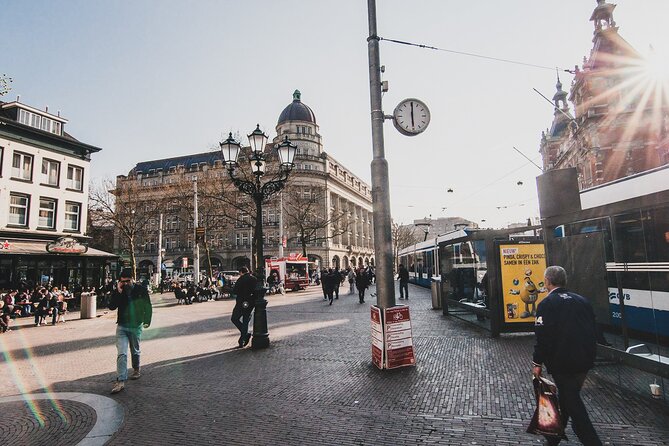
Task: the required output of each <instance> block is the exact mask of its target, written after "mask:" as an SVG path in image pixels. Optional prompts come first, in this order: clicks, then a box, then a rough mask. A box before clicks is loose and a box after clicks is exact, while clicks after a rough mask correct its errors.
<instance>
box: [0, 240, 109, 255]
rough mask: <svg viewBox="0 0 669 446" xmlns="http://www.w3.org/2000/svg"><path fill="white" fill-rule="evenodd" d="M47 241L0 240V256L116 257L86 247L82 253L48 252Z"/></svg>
mask: <svg viewBox="0 0 669 446" xmlns="http://www.w3.org/2000/svg"><path fill="white" fill-rule="evenodd" d="M47 243H48V242H47V241H40V240H2V241H0V256H3V255H44V256H54V257H63V256H68V257H110V258H112V257H118V256H117V255H115V254H111V253H109V252H105V251H100V250H99V249H95V248H88V250H87V251H86V252H84V253H78V252H58V253H56V252H48V251H47V249H46V246H47Z"/></svg>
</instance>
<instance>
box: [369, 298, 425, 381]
mask: <svg viewBox="0 0 669 446" xmlns="http://www.w3.org/2000/svg"><path fill="white" fill-rule="evenodd" d="M381 311H383V314H382V313H381ZM371 316H372V362H373V363H374V365H375V366H377V367H378V368H380V369H396V368H398V367H406V366H412V365H416V357H415V353H414V349H413V337H412V333H411V315H410V313H409V307H408V306H406V305H398V306H396V307H392V308H386V309H385V310H382V309H381V308H379V307H377V306H375V305H372V307H371ZM382 316H383V317H382Z"/></svg>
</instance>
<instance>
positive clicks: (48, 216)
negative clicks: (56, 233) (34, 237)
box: [37, 198, 56, 229]
mask: <svg viewBox="0 0 669 446" xmlns="http://www.w3.org/2000/svg"><path fill="white" fill-rule="evenodd" d="M37 226H38V227H39V228H42V229H54V228H55V227H56V200H54V199H52V198H40V200H39V219H38V221H37Z"/></svg>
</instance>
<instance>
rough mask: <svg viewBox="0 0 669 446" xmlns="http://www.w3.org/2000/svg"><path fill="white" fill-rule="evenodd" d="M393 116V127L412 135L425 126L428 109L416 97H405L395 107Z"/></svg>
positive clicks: (428, 114)
mask: <svg viewBox="0 0 669 446" xmlns="http://www.w3.org/2000/svg"><path fill="white" fill-rule="evenodd" d="M393 118H394V119H393V121H394V123H395V128H397V130H399V132H400V133H402V134H403V135H407V136H414V135H417V134H419V133H421V132H423V131H424V130H425V129H426V128H427V126H428V124H429V123H430V110H428V108H427V105H425V103H424V102H422V101H419V100H418V99H413V98H411V99H405V100H403V101H402V102H400V103H399V104H398V105H397V107H395V111H394V112H393Z"/></svg>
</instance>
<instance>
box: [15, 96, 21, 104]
mask: <svg viewBox="0 0 669 446" xmlns="http://www.w3.org/2000/svg"><path fill="white" fill-rule="evenodd" d="M16 102H21V95H20V94H17V95H16Z"/></svg>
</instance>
